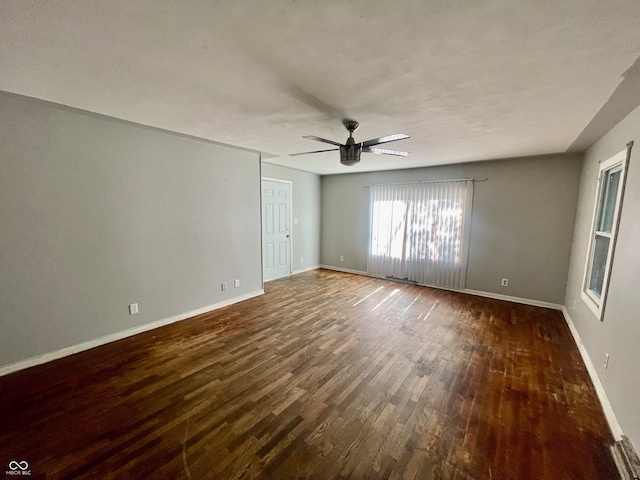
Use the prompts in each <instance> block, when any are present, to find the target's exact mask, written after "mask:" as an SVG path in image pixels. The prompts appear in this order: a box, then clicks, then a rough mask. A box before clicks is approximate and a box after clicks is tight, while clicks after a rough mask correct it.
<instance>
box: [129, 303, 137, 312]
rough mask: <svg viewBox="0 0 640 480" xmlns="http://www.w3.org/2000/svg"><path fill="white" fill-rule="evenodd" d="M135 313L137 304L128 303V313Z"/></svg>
mask: <svg viewBox="0 0 640 480" xmlns="http://www.w3.org/2000/svg"><path fill="white" fill-rule="evenodd" d="M136 313H138V304H137V303H132V304H131V305H129V315H135V314H136Z"/></svg>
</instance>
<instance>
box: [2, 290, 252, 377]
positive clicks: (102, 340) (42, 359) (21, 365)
mask: <svg viewBox="0 0 640 480" xmlns="http://www.w3.org/2000/svg"><path fill="white" fill-rule="evenodd" d="M259 295H264V290H262V289H261V290H257V291H255V292H251V293H247V294H244V295H240V296H238V297H233V298H230V299H228V300H224V301H222V302H218V303H214V304H213V305H208V306H206V307H202V308H197V309H195V310H191V311H189V312H185V313H180V314H178V315H173V316H171V317H167V318H163V319H161V320H156V321H155V322H151V323H145V324H144V325H139V326H137V327H133V328H129V329H127V330H122V331H120V332H116V333H111V334H109V335H105V336H104V337H99V338H96V339H93V340H89V341H87V342H82V343H79V344H77V345H72V346H71V347H66V348H61V349H60V350H56V351H54V352H49V353H44V354H42V355H38V356H36V357H31V358H27V359H26V360H21V361H20V362H17V363H12V364H9V365H6V366H3V367H0V377H1V376H3V375H8V374H9V373H13V372H17V371H18V370H24V369H25V368H29V367H34V366H36V365H41V364H43V363H47V362H51V361H52V360H57V359H58V358H62V357H67V356H69V355H73V354H75V353H79V352H83V351H85V350H89V349H91V348H95V347H99V346H101V345H105V344H107V343H111V342H115V341H116V340H122V339H123V338H127V337H131V336H133V335H137V334H138V333H142V332H147V331H149V330H153V329H154V328H158V327H163V326H165V325H169V324H170V323H175V322H179V321H181V320H185V319H187V318H191V317H195V316H197V315H202V314H203V313H207V312H211V311H213V310H217V309H219V308H222V307H226V306H228V305H232V304H234V303H238V302H242V301H243V300H248V299H250V298H253V297H257V296H259Z"/></svg>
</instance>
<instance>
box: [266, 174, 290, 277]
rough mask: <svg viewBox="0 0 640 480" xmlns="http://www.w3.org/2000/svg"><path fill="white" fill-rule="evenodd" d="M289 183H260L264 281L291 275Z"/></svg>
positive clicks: (271, 181) (267, 181) (270, 181)
mask: <svg viewBox="0 0 640 480" xmlns="http://www.w3.org/2000/svg"><path fill="white" fill-rule="evenodd" d="M290 221H291V183H288V182H278V181H273V180H265V179H263V180H262V262H263V270H262V271H263V278H264V281H265V282H266V281H269V280H274V279H276V278H281V277H286V276H289V275H291V225H290Z"/></svg>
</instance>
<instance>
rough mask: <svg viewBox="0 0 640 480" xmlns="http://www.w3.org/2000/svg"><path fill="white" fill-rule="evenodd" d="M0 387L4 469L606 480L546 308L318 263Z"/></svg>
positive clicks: (560, 325)
mask: <svg viewBox="0 0 640 480" xmlns="http://www.w3.org/2000/svg"><path fill="white" fill-rule="evenodd" d="M265 288H266V292H267V294H266V295H264V296H261V297H257V298H254V299H251V300H247V301H245V302H242V303H240V304H237V305H233V306H230V307H226V308H223V309H220V310H217V311H215V312H212V313H209V314H205V315H201V316H199V317H196V318H193V319H189V320H185V321H183V322H179V323H177V324H173V325H169V326H166V327H163V328H160V329H156V330H153V331H151V332H146V333H143V334H140V335H137V336H135V337H130V338H127V339H124V340H121V341H119V342H115V343H112V344H109V345H105V346H103V347H99V348H96V349H93V350H90V351H87V352H83V353H80V354H77V355H74V356H71V357H67V358H64V359H61V360H58V361H55V362H51V363H49V364H46V365H42V366H39V367H34V368H32V369H28V370H25V371H21V372H17V373H14V374H11V375H8V376H5V377H2V378H0V392H1V396H0V414H1V417H0V418H1V423H0V461H1V462H2V465H1V466H0V473H2V470H8V467H7V466H8V464H9V462H10V461H12V460H16V461H21V460H26V461H27V462H28V463H29V468H30V470H31V478H47V479H73V480H78V479H110V478H113V479H240V478H243V479H253V478H256V479H267V478H274V479H420V480H422V479H464V480H472V479H473V480H480V479H495V480H504V479H518V480H523V479H536V480H541V479H550V480H551V479H552V480H562V479H582V480H588V479H598V480H602V479H617V478H618V475H617V472H616V469H615V466H614V464H613V461H612V460H611V457H610V454H609V451H608V448H607V447H608V445H610V444H611V443H613V438H612V437H611V434H610V432H609V430H608V428H607V425H606V422H605V419H604V416H603V413H602V410H601V408H600V405H599V403H598V401H597V398H596V394H595V391H594V388H593V386H592V384H591V383H590V380H589V377H588V374H587V372H586V369H585V367H584V364H583V363H582V360H581V358H580V355H579V353H578V350H577V348H576V346H575V344H574V343H573V340H572V338H571V335H570V332H569V330H568V328H567V326H566V324H565V322H564V320H563V318H562V316H561V314H560V313H559V312H557V311H553V310H548V309H543V308H537V307H530V306H524V305H517V304H512V303H508V302H504V301H498V300H491V299H486V298H481V297H475V296H470V295H463V294H458V293H453V292H447V291H440V290H435V289H429V288H423V287H415V286H411V285H404V284H399V283H393V282H388V281H383V280H377V279H372V278H367V277H362V276H355V275H349V274H343V273H338V272H331V271H327V270H318V271H312V272H307V273H304V274H300V275H296V276H294V277H292V278H291V279H284V280H277V281H274V282H270V283H267V284H266V286H265Z"/></svg>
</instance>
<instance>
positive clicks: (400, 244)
mask: <svg viewBox="0 0 640 480" xmlns="http://www.w3.org/2000/svg"><path fill="white" fill-rule="evenodd" d="M472 201H473V181H472V180H462V181H449V182H437V183H436V182H433V183H410V184H397V185H371V188H370V202H371V236H370V246H369V256H368V262H367V271H368V273H370V274H371V275H376V276H381V277H387V276H391V277H396V278H402V279H408V280H412V281H415V282H417V283H419V284H422V285H439V286H443V287H448V288H457V289H461V288H464V286H465V276H466V270H467V253H468V250H469V233H470V226H471V203H472Z"/></svg>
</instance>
